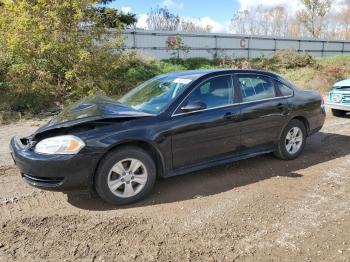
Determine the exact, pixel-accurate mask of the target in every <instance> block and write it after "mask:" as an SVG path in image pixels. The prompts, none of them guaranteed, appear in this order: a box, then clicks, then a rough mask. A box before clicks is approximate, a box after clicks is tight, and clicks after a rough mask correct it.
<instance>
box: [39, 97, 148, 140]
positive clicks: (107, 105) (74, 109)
mask: <svg viewBox="0 0 350 262" xmlns="http://www.w3.org/2000/svg"><path fill="white" fill-rule="evenodd" d="M147 116H152V114H148V113H144V112H140V111H137V110H135V109H133V108H131V107H129V106H127V105H124V104H121V103H120V102H118V101H116V100H114V99H112V98H109V97H106V96H103V95H94V96H90V97H86V98H83V99H81V100H79V101H78V102H76V103H74V104H72V105H70V106H68V107H66V108H65V109H64V110H62V111H61V113H59V114H58V115H57V116H56V117H54V118H53V119H52V120H50V121H49V122H48V123H47V124H46V125H44V126H42V127H41V128H39V129H38V130H37V131H36V132H35V134H39V133H42V132H45V131H48V130H52V129H57V128H63V127H71V126H75V125H79V124H83V123H87V122H92V121H97V120H103V119H123V118H125V119H130V118H139V117H147Z"/></svg>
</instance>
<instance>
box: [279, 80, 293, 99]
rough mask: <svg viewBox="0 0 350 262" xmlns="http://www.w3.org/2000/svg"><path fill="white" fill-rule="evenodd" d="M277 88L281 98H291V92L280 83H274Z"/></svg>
mask: <svg viewBox="0 0 350 262" xmlns="http://www.w3.org/2000/svg"><path fill="white" fill-rule="evenodd" d="M276 85H277V88H278V89H279V90H280V92H281V94H282V96H292V95H293V90H292V89H291V88H290V87H288V86H286V85H284V84H282V83H281V82H278V81H276Z"/></svg>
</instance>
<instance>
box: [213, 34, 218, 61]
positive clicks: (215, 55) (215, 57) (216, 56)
mask: <svg viewBox="0 0 350 262" xmlns="http://www.w3.org/2000/svg"><path fill="white" fill-rule="evenodd" d="M214 39H215V52H214V59H217V58H218V36H217V35H214Z"/></svg>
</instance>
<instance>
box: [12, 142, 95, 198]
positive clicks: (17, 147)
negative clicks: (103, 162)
mask: <svg viewBox="0 0 350 262" xmlns="http://www.w3.org/2000/svg"><path fill="white" fill-rule="evenodd" d="M10 151H11V155H12V158H13V160H14V162H15V164H16V166H17V167H18V168H19V170H20V172H21V175H22V178H23V179H24V180H25V181H26V182H27V183H28V184H30V185H31V186H34V187H38V188H42V189H46V190H55V191H66V190H72V189H82V188H89V187H90V186H91V183H92V177H93V174H94V170H95V167H96V165H97V159H98V157H96V154H93V153H88V152H85V153H84V152H80V153H79V154H76V155H43V154H38V153H36V152H34V150H33V147H31V146H30V145H24V144H23V143H22V141H21V140H20V139H18V138H16V137H14V138H12V139H11V143H10Z"/></svg>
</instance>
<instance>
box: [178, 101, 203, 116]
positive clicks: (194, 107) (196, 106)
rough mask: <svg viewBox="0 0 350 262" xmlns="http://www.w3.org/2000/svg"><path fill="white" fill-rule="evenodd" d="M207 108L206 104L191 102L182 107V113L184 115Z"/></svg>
mask: <svg viewBox="0 0 350 262" xmlns="http://www.w3.org/2000/svg"><path fill="white" fill-rule="evenodd" d="M206 108H207V105H206V104H205V103H203V102H200V101H197V102H190V103H188V104H187V105H185V106H183V107H181V111H182V112H184V113H188V112H193V111H199V110H203V109H206Z"/></svg>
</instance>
